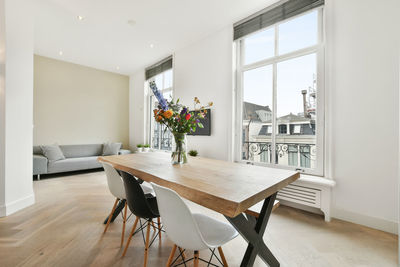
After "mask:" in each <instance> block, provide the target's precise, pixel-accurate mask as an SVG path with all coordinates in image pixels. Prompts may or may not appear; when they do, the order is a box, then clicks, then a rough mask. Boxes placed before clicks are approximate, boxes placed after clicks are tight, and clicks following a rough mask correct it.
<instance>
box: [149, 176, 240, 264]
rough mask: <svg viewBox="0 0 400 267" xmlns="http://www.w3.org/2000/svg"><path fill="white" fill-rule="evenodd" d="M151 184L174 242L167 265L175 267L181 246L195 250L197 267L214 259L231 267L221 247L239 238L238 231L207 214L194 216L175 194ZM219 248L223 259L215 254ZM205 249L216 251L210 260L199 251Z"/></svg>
mask: <svg viewBox="0 0 400 267" xmlns="http://www.w3.org/2000/svg"><path fill="white" fill-rule="evenodd" d="M151 185H152V186H153V189H154V191H155V193H156V196H157V204H158V209H159V212H160V215H161V218H162V221H163V226H164V228H165V232H166V234H167V236H168V237H169V238H170V239H171V240H172V241H173V242H174V246H173V248H172V251H171V254H170V256H169V258H168V262H167V266H168V267H169V266H171V265H172V264H173V263H174V262H175V261H176V260H177V258H176V259H175V260H173V258H174V254H175V251H176V248H177V247H179V248H184V249H189V250H194V258H193V260H194V266H195V267H197V266H198V265H199V261H200V260H201V261H204V262H206V263H208V262H211V259H212V258H213V256H215V257H216V258H217V259H218V261H220V263H221V264H223V266H224V267H227V266H228V264H227V261H226V259H225V256H224V253H223V251H222V248H221V246H222V245H224V244H226V243H227V242H228V241H230V240H232V239H234V238H235V237H236V236H237V235H238V232H237V231H236V230H235V228H233V226H232V225H230V224H228V223H224V222H221V221H219V220H216V219H214V218H211V217H208V216H206V215H203V214H199V213H193V214H192V212H191V211H190V209H189V207H188V206H187V205H186V204H185V202H183V200H182V199H181V197H180V196H179V195H178V194H177V193H176V192H175V191H173V190H171V189H168V188H165V187H162V186H159V185H156V184H154V183H151ZM216 248H218V252H219V254H220V256H221V260H220V259H219V258H218V257H217V256H216V254H215V253H214V252H215V249H216ZM205 249H210V250H211V252H212V256H211V258H210V260H209V261H206V260H204V259H201V258H200V257H199V251H200V250H205ZM181 253H182V252H181ZM178 257H179V256H178ZM221 261H222V262H221Z"/></svg>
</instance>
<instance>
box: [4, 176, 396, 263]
mask: <svg viewBox="0 0 400 267" xmlns="http://www.w3.org/2000/svg"><path fill="white" fill-rule="evenodd" d="M34 190H35V194H36V204H34V205H33V206H31V207H28V208H26V209H24V210H21V211H19V212H17V213H15V214H13V215H11V216H8V217H5V218H0V266H2V267H8V266H10V267H11V266H12V267H14V266H57V267H62V266H74V267H75V266H142V264H143V248H144V246H143V240H142V237H141V236H140V235H137V236H134V237H133V239H132V242H131V245H130V247H129V249H128V253H127V255H126V257H125V258H121V254H122V249H121V248H120V233H121V229H122V219H121V218H120V217H119V218H117V220H116V221H115V223H113V224H112V225H111V226H110V228H109V230H108V232H107V233H106V234H105V235H103V234H102V232H103V229H104V225H103V224H102V221H103V219H104V218H105V216H106V215H107V213H108V212H110V209H111V208H112V205H113V201H114V199H113V197H112V196H111V195H110V193H109V192H108V190H107V185H106V180H105V175H104V172H90V173H80V174H74V175H64V176H59V177H55V178H54V177H53V178H48V179H44V180H41V181H35V182H34ZM190 207H191V208H192V210H194V211H198V212H205V213H207V214H209V215H211V216H215V217H217V218H219V219H221V220H224V218H223V217H222V216H221V215H219V214H216V213H214V212H212V211H209V210H206V209H204V208H202V207H199V206H197V205H195V204H193V203H191V204H190ZM133 218H134V217H133V216H132V217H131V219H130V220H129V221H128V223H127V229H126V236H127V235H128V232H129V230H130V228H131V226H132V224H133V221H134V220H133ZM126 239H127V238H125V240H126ZM264 239H265V241H266V243H267V245H268V246H269V247H270V249H271V250H272V252H273V253H274V254H275V256H276V257H277V258H278V260H279V261H280V262H281V266H324V267H325V266H340V267H344V266H396V262H397V236H395V235H392V234H388V233H384V232H381V231H377V230H373V229H370V228H367V227H363V226H360V225H356V224H352V223H347V222H343V221H339V220H333V221H332V222H331V223H325V222H324V220H323V218H322V216H319V215H314V214H310V213H307V212H303V211H299V210H296V209H292V208H288V207H284V206H281V207H279V208H278V209H277V210H276V211H275V212H274V213H273V214H272V216H271V219H270V222H269V225H268V227H267V231H266V234H265V236H264ZM171 248H172V243H171V242H170V241H168V238H167V237H166V236H165V235H163V237H162V240H161V242H159V241H158V240H156V241H155V242H154V244H153V246H152V247H151V248H150V251H149V261H148V266H165V263H166V261H167V259H168V255H169V253H170V250H171ZM245 248H246V242H245V241H244V240H243V239H242V238H241V237H237V238H236V239H235V240H233V241H231V242H230V243H228V244H227V245H226V246H224V247H223V249H224V252H225V255H226V258H227V260H228V263H229V264H230V266H239V264H240V260H241V258H242V256H243V253H244V251H245ZM189 254H191V252H187V255H189ZM208 255H209V254H208V253H204V252H200V256H203V257H204V258H206V257H207V256H208ZM201 266H203V265H201ZM204 266H206V265H204ZM255 266H264V263H263V262H262V261H261V260H260V259H257V260H256V264H255Z"/></svg>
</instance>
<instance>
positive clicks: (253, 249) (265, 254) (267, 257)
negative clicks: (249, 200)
mask: <svg viewBox="0 0 400 267" xmlns="http://www.w3.org/2000/svg"><path fill="white" fill-rule="evenodd" d="M276 195H277V193H275V194H273V195H271V196H269V197H268V198H266V199H265V200H264V204H263V206H262V209H261V211H260V215H259V217H258V218H257V219H255V220H254V217H253V218H252V217H249V216H251V215H247V217H245V216H244V215H243V213H242V214H239V215H238V216H236V217H235V218H230V217H227V216H225V218H226V219H227V220H228V221H229V222H230V223H231V224H232V225H233V226H234V227H235V228H236V230H237V231H238V232H239V233H240V234H241V235H242V237H243V238H244V239H245V240H246V241H247V242H248V243H249V244H248V246H247V249H246V252H245V254H244V256H243V259H242V263H241V264H240V266H241V267H250V266H253V265H254V261H255V259H256V256H257V255H258V256H260V258H261V259H262V260H263V261H264V262H265V263H267V264H268V265H269V266H271V267H275V266H280V264H279V261H278V260H277V259H276V258H275V257H274V255H273V254H272V253H271V251H270V250H269V248H268V247H267V246H266V245H265V243H264V240H263V235H264V232H265V228H266V227H267V224H268V220H269V216H270V215H271V212H272V208H273V206H274V201H275V198H276Z"/></svg>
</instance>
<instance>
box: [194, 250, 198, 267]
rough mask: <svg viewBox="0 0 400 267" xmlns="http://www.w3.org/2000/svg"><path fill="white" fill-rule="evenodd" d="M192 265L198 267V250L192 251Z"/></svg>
mask: <svg viewBox="0 0 400 267" xmlns="http://www.w3.org/2000/svg"><path fill="white" fill-rule="evenodd" d="M194 267H199V251H198V250H195V251H194Z"/></svg>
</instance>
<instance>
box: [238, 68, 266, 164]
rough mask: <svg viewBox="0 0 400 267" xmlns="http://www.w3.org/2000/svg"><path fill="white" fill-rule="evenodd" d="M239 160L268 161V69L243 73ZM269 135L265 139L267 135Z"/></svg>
mask: <svg viewBox="0 0 400 267" xmlns="http://www.w3.org/2000/svg"><path fill="white" fill-rule="evenodd" d="M243 99H244V102H243V118H242V131H243V140H242V152H243V153H242V159H245V160H252V161H260V162H269V160H270V157H269V156H267V155H268V154H269V153H270V148H271V136H270V134H271V133H272V127H271V119H272V110H271V107H272V66H271V65H267V66H264V67H261V68H256V69H251V70H248V71H246V72H244V73H243ZM268 134H269V136H268Z"/></svg>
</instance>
